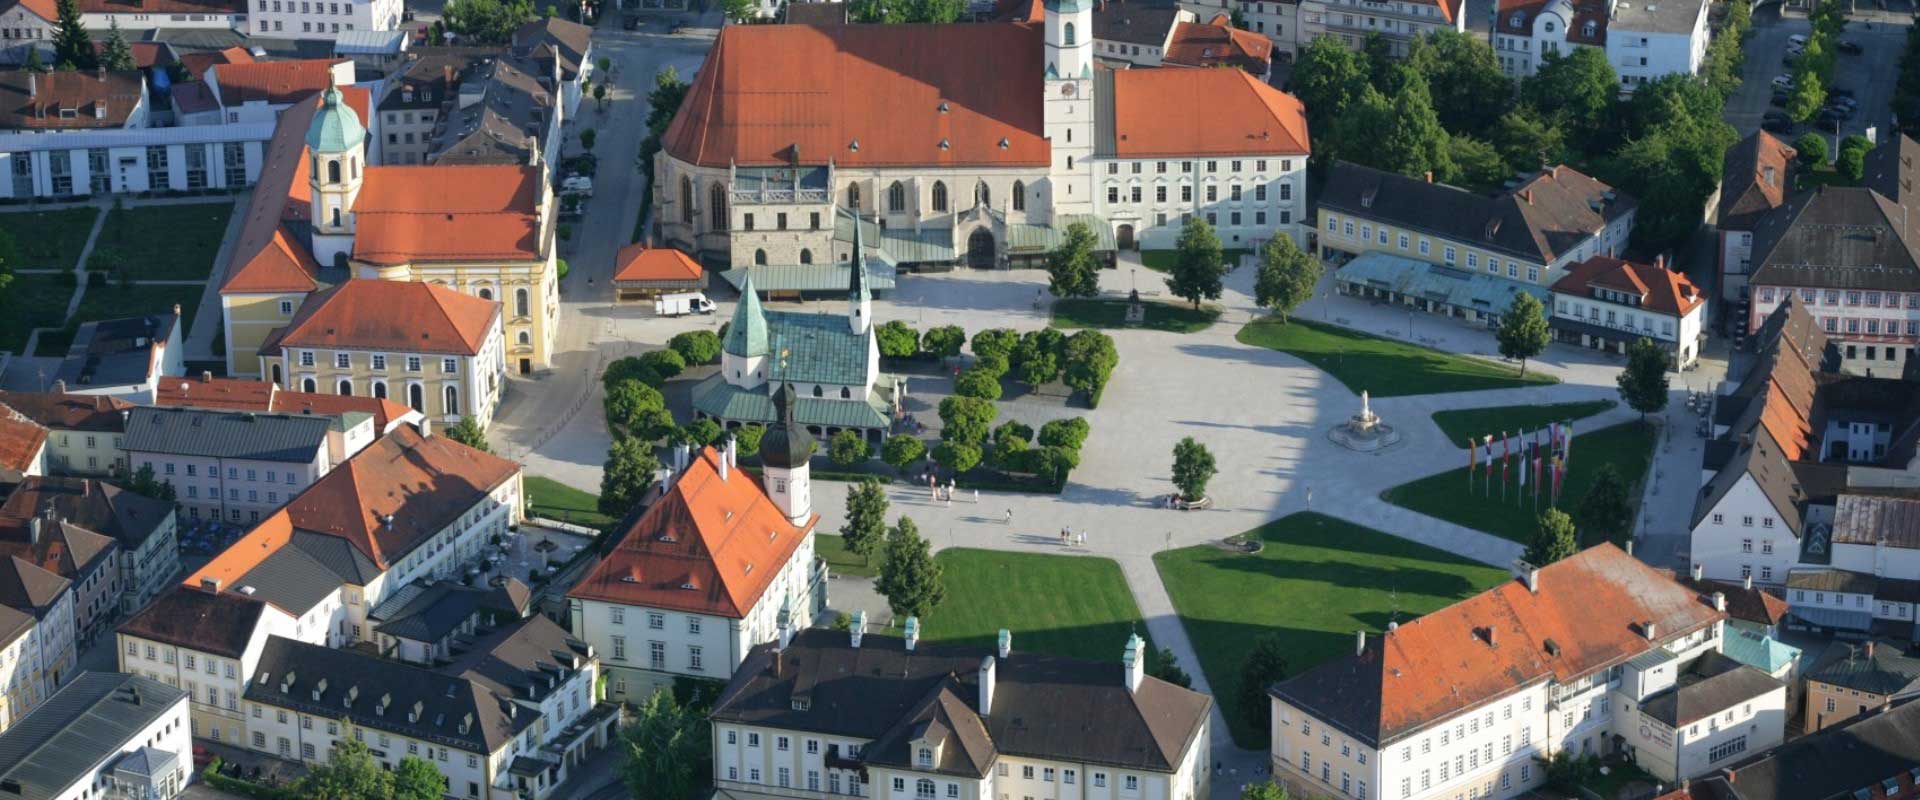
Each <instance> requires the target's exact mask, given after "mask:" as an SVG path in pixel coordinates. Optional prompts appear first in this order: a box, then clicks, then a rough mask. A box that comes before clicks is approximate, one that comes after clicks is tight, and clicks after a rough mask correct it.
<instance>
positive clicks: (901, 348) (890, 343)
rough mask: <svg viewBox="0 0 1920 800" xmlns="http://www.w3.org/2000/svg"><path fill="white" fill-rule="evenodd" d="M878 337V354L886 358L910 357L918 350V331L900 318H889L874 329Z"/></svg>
mask: <svg viewBox="0 0 1920 800" xmlns="http://www.w3.org/2000/svg"><path fill="white" fill-rule="evenodd" d="M874 335H875V336H877V337H879V339H880V355H883V356H886V357H888V358H912V357H914V355H916V354H918V353H919V352H920V332H919V331H916V330H914V329H913V326H911V325H908V324H907V323H905V322H901V321H900V320H897V319H896V320H889V321H887V322H885V323H882V324H881V325H880V327H878V328H875V329H874Z"/></svg>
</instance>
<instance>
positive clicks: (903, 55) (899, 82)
mask: <svg viewBox="0 0 1920 800" xmlns="http://www.w3.org/2000/svg"><path fill="white" fill-rule="evenodd" d="M1042 49H1043V48H1042V44H1041V35H1040V30H1039V29H1038V27H1034V26H1027V25H1015V24H1003V23H966V24H953V25H840V26H830V27H811V26H806V25H729V26H727V27H725V28H722V29H721V31H720V38H719V40H718V41H717V42H715V44H714V46H713V50H712V51H711V52H710V53H709V54H708V55H707V62H706V64H705V65H704V66H702V67H701V68H700V74H699V76H698V77H696V78H695V79H694V82H693V86H692V88H691V89H690V90H689V91H688V93H687V98H686V100H685V102H684V103H682V105H681V106H680V113H679V114H678V115H676V116H675V117H674V119H673V123H672V124H671V125H670V126H668V128H667V134H666V137H665V141H664V142H663V147H664V149H665V150H666V151H667V153H668V154H670V155H672V156H673V157H674V158H677V159H679V160H681V161H685V162H689V163H693V164H699V165H702V166H709V167H725V166H728V165H729V164H741V165H755V164H761V165H764V164H787V163H790V162H791V161H792V158H793V149H794V148H796V147H797V148H798V149H799V157H800V158H801V159H802V160H804V161H806V162H809V163H823V162H825V161H826V160H827V159H833V161H834V162H835V163H837V164H840V165H842V166H854V167H870V166H882V165H940V166H949V165H951V166H972V165H993V166H1032V167H1040V166H1046V165H1047V163H1048V162H1049V149H1048V146H1047V142H1046V139H1045V138H1044V132H1043V130H1042V120H1041V98H1042V96H1043V95H1042V85H1041V83H1042V82H1041V73H1042V70H1043V69H1044V66H1043V64H1042V62H1041V56H1042ZM942 103H944V104H946V108H947V110H946V111H941V110H940V108H941V104H942ZM856 142H857V143H858V148H857V149H856V148H855V146H854V145H855V143H856ZM943 142H944V143H945V146H944V147H943V146H942V143H943ZM1002 142H1005V145H1004V146H1003V145H1002Z"/></svg>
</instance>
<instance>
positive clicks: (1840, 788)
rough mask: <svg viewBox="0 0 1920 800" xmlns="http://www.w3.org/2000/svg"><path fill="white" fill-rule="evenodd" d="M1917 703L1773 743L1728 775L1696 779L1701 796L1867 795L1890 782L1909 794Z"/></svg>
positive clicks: (1917, 758)
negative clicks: (1704, 791)
mask: <svg viewBox="0 0 1920 800" xmlns="http://www.w3.org/2000/svg"><path fill="white" fill-rule="evenodd" d="M1917 766H1920V703H1913V702H1908V703H1902V704H1899V705H1895V706H1894V707H1893V708H1891V709H1889V710H1885V711H1880V710H1874V711H1869V712H1868V713H1867V715H1866V716H1863V717H1860V718H1859V719H1856V720H1854V721H1852V722H1849V723H1847V724H1845V725H1843V726H1841V727H1837V728H1827V729H1825V730H1821V731H1816V732H1814V733H1810V734H1808V735H1806V736H1802V737H1800V738H1798V739H1794V740H1793V741H1790V742H1787V743H1786V744H1783V745H1780V746H1779V747H1775V748H1774V749H1772V750H1769V751H1767V752H1766V753H1765V754H1762V755H1760V756H1758V757H1755V758H1753V759H1750V760H1748V761H1747V762H1745V763H1743V764H1740V765H1738V766H1735V767H1733V768H1732V769H1731V772H1732V774H1731V775H1730V776H1727V777H1718V776H1716V777H1714V778H1713V779H1712V780H1711V781H1702V780H1696V781H1694V782H1693V784H1692V785H1693V786H1694V787H1696V792H1695V794H1694V796H1695V797H1700V792H1699V791H1698V789H1700V788H1707V789H1708V791H1711V792H1712V794H1711V795H1710V796H1709V797H1707V798H1703V800H1834V799H1835V798H1842V797H1855V796H1858V795H1857V794H1855V793H1856V792H1859V791H1863V790H1864V791H1867V792H1868V796H1872V795H1873V794H1874V793H1873V786H1874V785H1875V784H1879V783H1882V782H1884V781H1891V782H1892V783H1893V784H1894V786H1895V788H1896V791H1894V792H1891V793H1887V792H1882V793H1880V794H1879V796H1881V797H1887V796H1890V795H1891V796H1900V797H1905V796H1907V795H1909V794H1910V793H1911V792H1912V791H1913V789H1914V788H1916V787H1920V778H1916V776H1915V775H1914V769H1915V768H1916V767H1917Z"/></svg>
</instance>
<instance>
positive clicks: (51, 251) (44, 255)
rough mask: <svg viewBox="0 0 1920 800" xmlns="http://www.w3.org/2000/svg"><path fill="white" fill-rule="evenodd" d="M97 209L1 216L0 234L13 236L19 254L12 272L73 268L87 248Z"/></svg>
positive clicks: (3, 214)
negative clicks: (2, 232)
mask: <svg viewBox="0 0 1920 800" xmlns="http://www.w3.org/2000/svg"><path fill="white" fill-rule="evenodd" d="M99 214H100V209H97V208H93V207H87V208H62V209H59V210H56V211H9V212H5V213H0V231H5V232H7V233H8V234H11V235H12V236H13V246H14V249H15V250H16V251H17V253H18V255H17V257H16V258H15V260H14V263H13V265H12V266H13V267H14V268H15V269H73V262H75V261H78V260H80V251H81V250H84V249H86V246H87V234H88V233H91V232H93V220H94V218H95V217H96V216H98V215H99Z"/></svg>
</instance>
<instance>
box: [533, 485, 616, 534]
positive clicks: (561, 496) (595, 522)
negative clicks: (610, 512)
mask: <svg viewBox="0 0 1920 800" xmlns="http://www.w3.org/2000/svg"><path fill="white" fill-rule="evenodd" d="M522 483H524V484H525V485H526V490H527V512H528V513H530V514H538V515H540V516H543V517H547V518H548V519H557V520H560V521H561V522H571V523H573V524H575V525H585V526H587V527H589V528H599V529H601V530H603V531H604V530H607V529H608V528H611V527H613V526H614V525H615V524H617V523H618V522H619V520H617V519H614V518H612V517H609V516H607V515H605V514H602V513H600V496H599V495H597V494H594V493H592V492H583V491H581V490H579V489H575V488H573V487H571V486H568V485H566V484H564V483H561V482H559V481H556V480H553V479H551V478H536V477H533V476H531V475H529V476H527V477H526V478H525V479H524V480H523V481H522Z"/></svg>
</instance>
